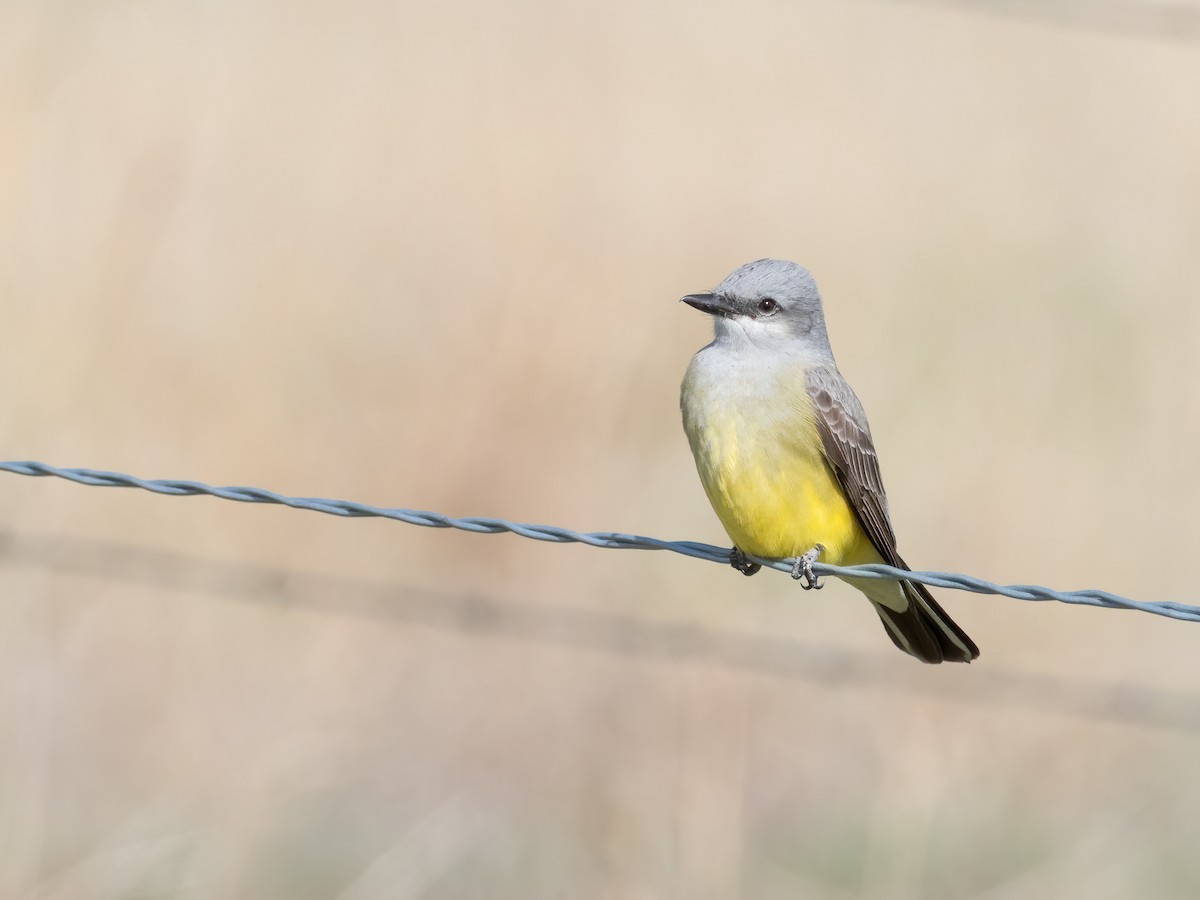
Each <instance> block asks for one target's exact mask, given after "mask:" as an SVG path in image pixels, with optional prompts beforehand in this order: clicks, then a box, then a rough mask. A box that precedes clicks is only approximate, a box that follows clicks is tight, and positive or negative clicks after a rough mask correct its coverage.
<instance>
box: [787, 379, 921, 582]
mask: <svg viewBox="0 0 1200 900" xmlns="http://www.w3.org/2000/svg"><path fill="white" fill-rule="evenodd" d="M804 383H805V384H804V386H805V388H806V390H807V392H808V396H809V398H810V399H811V400H812V402H813V409H814V410H815V413H816V423H817V432H818V434H820V436H821V445H822V446H823V448H824V450H825V457H826V459H828V460H829V463H830V465H832V466H833V471H834V473H835V474H836V475H837V477H838V481H839V482H840V483H841V485H842V490H843V491H845V493H846V497H847V499H848V500H849V501H850V505H851V506H852V507H853V508H854V511H855V513H857V514H858V518H859V521H861V522H862V525H863V528H864V529H865V530H866V532H867V536H868V537H870V539H871V543H872V544H874V545H875V549H876V550H878V551H879V555H880V556H882V557H883V558H884V559H886V560H887V561H888V563H890V564H891V565H893V566H895V565H902V564H903V563H901V562H900V557H899V555H898V554H897V552H896V533H895V531H894V530H893V529H892V520H891V517H890V516H889V515H888V506H887V494H886V492H885V491H884V489H883V476H882V475H881V474H880V472H879V458H878V457H877V456H876V455H875V445H874V444H873V443H872V441H871V428H870V426H869V425H868V424H867V414H866V413H865V412H864V411H863V408H862V404H861V403H859V402H858V397H856V396H855V395H854V391H852V390H851V389H850V385H848V384H847V383H846V381H845V379H843V378H842V376H841V373H839V372H838V371H837V369H835V368H833V367H831V366H819V367H814V368H811V369H809V370H808V372H807V373H806V375H805V379H804Z"/></svg>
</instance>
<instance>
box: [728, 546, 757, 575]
mask: <svg viewBox="0 0 1200 900" xmlns="http://www.w3.org/2000/svg"><path fill="white" fill-rule="evenodd" d="M729 564H730V565H731V566H733V567H734V568H735V569H737V570H738V571H739V572H741V573H742V574H743V575H753V574H754V573H755V572H757V571H758V570H759V569H761V568H762V566H760V565H759V564H758V563H756V562H750V560H748V559H746V554H745V553H743V552H742V550H741V548H740V547H734V548H733V550H731V551H730V553H729Z"/></svg>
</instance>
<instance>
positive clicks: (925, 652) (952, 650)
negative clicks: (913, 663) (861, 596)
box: [874, 581, 979, 663]
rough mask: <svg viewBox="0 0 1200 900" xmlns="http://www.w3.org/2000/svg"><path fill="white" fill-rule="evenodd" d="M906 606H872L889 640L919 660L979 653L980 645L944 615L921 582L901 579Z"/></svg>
mask: <svg viewBox="0 0 1200 900" xmlns="http://www.w3.org/2000/svg"><path fill="white" fill-rule="evenodd" d="M900 587H901V588H902V589H903V591H904V596H905V597H906V598H907V599H908V609H906V610H905V611H904V612H896V611H895V610H892V609H888V608H887V607H886V606H884V605H883V604H881V603H875V604H874V605H875V610H876V611H877V612H878V613H879V618H880V619H882V620H883V629H884V631H886V632H887V633H888V637H890V638H891V639H892V642H893V643H894V644H895V645H896V646H897V647H899V648H900V649H901V650H903V651H904V652H905V653H909V654H912V655H913V656H915V657H916V658H917V659H919V660H921V662H927V663H940V662H967V663H969V662H970V661H971V660H973V659H975V658H976V657H978V656H979V648H978V647H976V646H975V642H974V641H973V640H971V639H970V638H969V637H967V633H966V632H965V631H963V630H962V629H961V628H959V627H958V625H956V624H955V623H954V620H953V619H951V618H950V617H949V616H948V615H946V611H945V610H943V609H942V608H941V607H940V606H939V605H938V602H937V601H936V600H934V599H933V597H932V596H931V595H930V593H929V590H928V589H927V588H926V587H925V585H923V584H917V583H916V582H915V581H902V582H900Z"/></svg>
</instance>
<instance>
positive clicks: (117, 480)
mask: <svg viewBox="0 0 1200 900" xmlns="http://www.w3.org/2000/svg"><path fill="white" fill-rule="evenodd" d="M0 471H3V472H11V473H12V474H14V475H29V476H33V477H45V476H52V477H55V478H64V479H66V480H67V481H73V482H75V483H76V484H84V485H88V486H90V487H132V488H141V489H142V490H144V491H151V492H153V493H156V494H166V495H168V496H173V497H190V496H196V495H201V494H203V495H208V496H211V497H219V498H221V499H222V500H234V501H237V502H239V503H272V504H278V505H280V506H289V507H291V508H292V509H307V510H310V511H312V512H319V513H326V514H327V515H331V516H342V517H344V518H363V517H372V516H373V517H378V518H382V519H393V520H395V521H397V522H406V523H408V524H409V525H420V526H423V527H426V528H457V529H459V530H460V531H470V532H474V533H477V534H499V533H501V532H511V533H512V534H516V535H519V536H520V537H523V538H529V539H530V540H534V541H547V542H550V543H556V544H566V543H579V544H587V545H588V546H589V547H603V548H606V549H610V550H669V551H670V552H672V553H679V554H682V555H683V556H690V557H692V558H693V559H704V560H708V561H709V562H715V563H720V564H722V565H728V563H729V549H728V548H724V547H717V546H714V545H712V544H703V543H698V542H696V541H664V540H659V539H658V538H650V537H642V536H640V535H636V534H623V533H621V532H614V531H593V532H579V531H572V530H571V529H569V528H561V527H558V526H555V525H531V524H527V523H522V522H510V521H508V520H506V519H497V518H491V517H487V516H463V517H458V518H456V517H453V516H447V515H445V514H443V513H436V512H429V511H427V510H416V509H402V508H397V507H383V506H371V505H369V504H365V503H354V502H352V501H349V500H328V499H324V498H319V497H288V496H286V495H284V494H277V493H275V492H274V491H268V490H264V489H263V488H256V487H213V486H211V485H207V484H203V483H201V482H198V481H181V480H177V479H144V478H137V477H135V476H133V475H125V474H122V473H120V472H105V471H101V470H97V469H63V468H57V467H55V466H50V465H47V464H45V463H40V462H33V461H15V462H0ZM747 558H749V559H751V560H752V561H754V562H757V563H759V564H761V565H763V566H764V567H767V568H771V569H777V570H778V571H781V572H789V573H790V572H791V571H792V566H793V564H794V563H795V560H793V559H761V558H759V557H754V556H748V557H747ZM813 572H814V573H815V574H817V575H831V576H835V577H837V578H847V577H853V578H872V579H885V580H892V581H899V580H905V581H919V582H920V583H921V584H925V585H928V586H929V587H938V588H950V589H953V590H960V591H970V592H972V593H976V594H995V595H998V596H1001V597H1010V598H1012V599H1014V600H1027V601H1056V602H1058V603H1069V604H1072V605H1076V606H1098V607H1103V608H1106V609H1132V610H1137V611H1139V612H1146V613H1150V614H1151V615H1156V616H1165V617H1167V618H1170V619H1177V620H1179V621H1183V622H1200V606H1191V605H1188V604H1186V603H1174V602H1169V601H1144V600H1131V599H1129V598H1128V597H1122V596H1120V595H1118V594H1112V593H1109V592H1108V591H1100V590H1080V591H1055V590H1051V589H1050V588H1046V587H1041V586H1039V585H1032V584H1010V585H999V584H993V583H992V582H990V581H984V580H983V579H981V578H974V577H972V576H970V575H960V574H956V573H953V572H923V571H913V572H909V571H906V570H904V569H897V568H896V567H894V566H888V565H883V564H874V565H860V566H831V565H828V564H826V563H822V562H817V563H814V564H813Z"/></svg>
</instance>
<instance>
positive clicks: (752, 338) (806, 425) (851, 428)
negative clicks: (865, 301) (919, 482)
mask: <svg viewBox="0 0 1200 900" xmlns="http://www.w3.org/2000/svg"><path fill="white" fill-rule="evenodd" d="M683 302H684V303H687V304H688V305H689V306H694V307H695V308H696V309H698V310H700V311H701V312H705V313H708V314H709V315H710V316H712V317H713V326H714V329H713V330H714V338H713V342H712V343H711V344H709V345H708V346H706V347H704V348H702V349H701V350H700V351H699V352H697V353H696V355H695V356H693V357H692V361H691V363H690V364H689V365H688V369H687V374H686V375H685V376H684V378H683V389H682V391H681V395H680V407H681V408H682V410H683V427H684V430H685V431H686V432H687V436H688V443H689V444H691V447H692V455H693V456H695V458H696V468H697V470H699V472H700V481H701V482H702V483H703V484H704V491H705V493H706V494H708V499H709V501H710V502H711V503H712V506H713V509H714V510H715V511H716V513H717V518H719V519H720V520H721V524H722V525H724V526H725V530H726V531H727V532H728V533H729V536H730V537H731V538H732V539H733V543H734V549H733V553H732V554H731V556H730V563H731V564H732V565H733V566H734V568H736V569H738V570H739V571H741V572H743V573H745V574H747V575H753V574H754V573H755V572H757V571H758V569H759V566H757V565H755V564H754V563H752V562H750V561H749V560H747V559H746V558H745V555H744V554H746V553H749V554H751V555H753V556H758V557H764V558H772V559H779V558H787V557H799V560H798V561H797V563H796V565H795V568H794V569H793V571H792V576H793V577H794V578H800V577H804V578H805V585H804V586H805V587H806V588H810V587H820V584H819V583H817V581H816V579H815V578H814V577H813V574H812V563H813V562H814V561H815V560H816V559H817V556H818V555H820V556H821V558H822V560H823V561H824V562H828V563H830V564H832V565H839V566H850V565H857V564H860V563H887V564H889V565H892V566H896V567H898V568H901V569H908V566H907V565H905V563H904V560H903V559H901V558H900V554H899V553H897V552H896V534H895V532H894V531H893V530H892V522H891V519H890V518H889V516H888V505H887V495H886V494H885V493H884V490H883V480H882V479H881V477H880V474H879V461H878V459H877V458H876V456H875V447H874V445H873V444H872V442H871V429H870V427H869V426H868V425H867V415H866V413H865V412H863V408H862V404H861V403H859V402H858V397H856V396H855V395H854V391H852V390H851V389H850V385H848V384H847V383H846V381H845V379H844V378H842V374H841V372H839V371H838V369H837V365H836V364H835V363H834V361H833V351H832V350H831V349H830V347H829V335H828V333H827V332H826V330H825V314H824V312H823V311H822V309H821V295H820V294H819V293H818V292H817V285H816V282H815V281H813V278H812V276H811V275H810V274H809V273H808V270H807V269H804V268H802V267H801V266H798V265H796V264H795V263H793V262H788V261H786V260H779V259H760V260H758V261H757V262H752V263H747V264H746V265H744V266H742V267H741V268H739V269H736V270H734V271H733V272H732V273H730V275H729V276H728V277H727V278H726V279H725V280H724V281H722V282H721V283H720V284H719V285H718V286H717V288H716V290H714V291H713V292H712V293H708V294H689V295H688V296H686V297H684V298H683ZM846 580H847V581H849V582H850V584H851V585H853V586H854V587H856V588H857V589H858V590H860V591H862V592H863V593H864V594H866V595H867V599H869V600H870V601H871V603H872V604H873V605H874V606H875V609H876V611H877V612H878V613H879V618H880V619H882V620H883V625H884V628H885V630H886V631H887V633H888V636H889V637H890V638H891V639H892V641H893V642H895V644H896V646H897V647H899V648H900V649H901V650H903V651H904V652H905V653H909V654H911V655H913V656H915V657H916V658H917V659H919V660H921V661H922V662H927V663H940V662H970V661H971V660H973V659H975V658H976V657H977V656H979V648H978V647H976V646H975V642H974V641H972V640H971V639H970V638H969V637H967V635H966V632H964V631H963V630H962V629H961V628H959V627H958V626H957V625H956V624H955V623H954V622H953V620H951V618H950V617H949V616H948V615H946V613H945V612H944V611H943V610H942V608H941V607H940V606H939V605H938V604H937V601H936V600H934V599H933V597H932V596H930V594H929V591H928V590H927V589H926V588H925V586H924V585H921V584H917V583H916V582H912V581H876V580H870V579H862V578H848V579H846Z"/></svg>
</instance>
